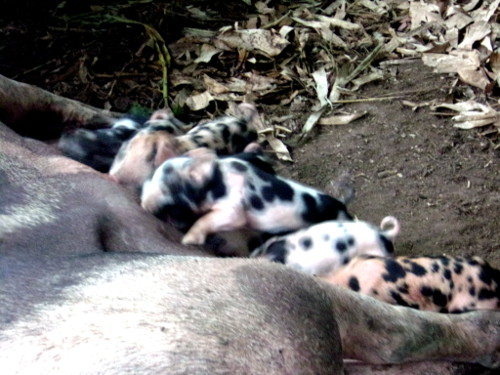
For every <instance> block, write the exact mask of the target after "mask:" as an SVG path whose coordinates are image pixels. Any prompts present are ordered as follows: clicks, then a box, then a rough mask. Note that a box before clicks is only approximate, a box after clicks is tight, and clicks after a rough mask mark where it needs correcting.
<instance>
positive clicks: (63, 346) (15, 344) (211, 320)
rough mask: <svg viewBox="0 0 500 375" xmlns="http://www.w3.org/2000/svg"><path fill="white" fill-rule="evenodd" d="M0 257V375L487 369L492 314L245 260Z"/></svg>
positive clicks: (495, 337) (495, 327)
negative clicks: (421, 306)
mask: <svg viewBox="0 0 500 375" xmlns="http://www.w3.org/2000/svg"><path fill="white" fill-rule="evenodd" d="M178 246H180V245H179V244H175V243H173V242H172V243H171V244H170V245H169V247H171V248H173V247H178ZM1 255H2V256H1V257H0V269H2V270H4V271H9V270H12V272H10V271H9V272H3V273H2V283H1V284H0V296H1V298H2V303H1V304H0V349H1V350H0V363H1V364H2V372H3V373H5V374H9V375H15V374H53V375H58V374H60V375H62V374H64V375H68V374H69V375H71V374H124V373H134V374H144V375H147V374H155V375H156V374H169V375H180V374H195V375H196V374H249V375H252V374H259V375H260V374H270V375H285V374H325V375H341V374H344V371H343V367H344V364H343V362H344V359H354V360H359V361H362V362H364V363H371V364H397V365H398V367H399V369H401V365H402V364H403V363H407V362H415V361H434V360H448V361H461V362H472V363H478V364H480V365H482V366H487V367H491V368H498V366H499V365H500V354H499V353H500V312H496V311H480V312H470V313H465V314H455V315H447V314H436V313H432V312H423V311H419V310H415V309H410V308H407V307H401V306H394V305H390V304H387V303H383V302H380V301H377V300H375V299H373V298H371V297H368V296H364V295H362V294H360V293H355V292H352V291H350V290H348V289H345V288H341V287H337V286H335V285H331V284H328V283H326V282H323V281H322V280H320V279H318V278H314V277H312V276H309V275H306V274H304V273H301V272H298V271H295V270H293V269H291V268H289V267H286V266H284V265H281V264H276V263H272V262H267V261H263V260H260V261H259V260H255V259H248V258H230V259H229V258H227V259H221V258H204V257H179V256H172V255H162V254H144V253H142V254H141V253H135V254H134V253H117V252H111V253H102V252H101V253H96V254H90V255H86V256H82V255H80V256H74V255H73V256H64V255H60V256H57V257H53V256H52V257H46V256H44V254H41V253H40V254H38V255H37V256H33V255H32V254H30V255H27V256H24V255H25V254H23V252H21V253H17V254H15V255H13V256H10V257H6V256H4V254H3V253H2V254H1ZM14 270H15V272H13V271H14ZM408 365H411V363H409V364H408ZM403 373H407V372H403ZM476 373H477V372H476ZM385 374H387V372H385Z"/></svg>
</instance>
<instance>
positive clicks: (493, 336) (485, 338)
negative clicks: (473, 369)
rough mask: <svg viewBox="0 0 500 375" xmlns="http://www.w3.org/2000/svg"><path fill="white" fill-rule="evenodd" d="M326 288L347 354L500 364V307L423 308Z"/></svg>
mask: <svg viewBox="0 0 500 375" xmlns="http://www.w3.org/2000/svg"><path fill="white" fill-rule="evenodd" d="M326 289H327V293H328V294H329V295H330V298H331V300H332V301H333V303H332V305H333V309H334V311H335V316H336V318H337V322H338V324H339V329H340V334H341V337H342V347H343V351H344V358H353V359H359V360H362V361H365V362H369V363H402V362H410V361H420V360H433V359H447V360H455V361H461V362H463V361H467V362H475V363H480V364H482V365H483V366H487V367H498V366H500V311H475V312H470V313H466V314H455V315H451V314H440V313H434V312H428V311H427V312H423V311H419V310H415V309H411V308H407V307H401V306H394V305H390V304H386V303H381V302H379V301H377V300H375V299H373V298H371V297H368V296H364V295H361V294H358V293H355V292H351V291H349V290H347V289H344V288H330V287H328V288H326Z"/></svg>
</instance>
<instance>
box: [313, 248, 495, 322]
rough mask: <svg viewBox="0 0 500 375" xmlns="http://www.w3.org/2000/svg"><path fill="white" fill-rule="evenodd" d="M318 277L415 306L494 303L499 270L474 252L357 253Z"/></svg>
mask: <svg viewBox="0 0 500 375" xmlns="http://www.w3.org/2000/svg"><path fill="white" fill-rule="evenodd" d="M323 279H324V280H326V281H328V282H330V283H333V284H337V285H340V286H344V287H346V288H349V289H352V290H354V291H357V292H360V293H363V294H367V295H369V296H372V297H374V298H377V299H379V300H382V301H385V302H388V303H391V304H396V305H402V306H407V307H413V308H416V309H420V310H429V311H435V312H444V313H460V312H465V311H469V310H480V309H492V310H498V309H500V270H497V269H494V268H492V267H491V266H490V265H489V264H488V263H487V262H486V261H485V260H483V259H481V258H479V257H451V256H437V257H404V256H400V257H396V258H385V257H377V256H359V257H356V258H353V259H352V260H351V261H350V262H349V263H348V264H347V265H346V266H344V267H342V268H341V269H340V270H338V271H337V272H334V273H331V274H330V275H324V277H323Z"/></svg>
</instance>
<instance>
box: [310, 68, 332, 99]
mask: <svg viewBox="0 0 500 375" xmlns="http://www.w3.org/2000/svg"><path fill="white" fill-rule="evenodd" d="M312 76H313V79H314V82H315V83H316V85H315V89H316V95H317V97H318V99H319V103H320V107H323V106H325V105H326V104H328V103H330V101H329V100H328V74H327V73H326V72H325V69H324V68H321V69H320V70H317V71H315V72H313V74H312Z"/></svg>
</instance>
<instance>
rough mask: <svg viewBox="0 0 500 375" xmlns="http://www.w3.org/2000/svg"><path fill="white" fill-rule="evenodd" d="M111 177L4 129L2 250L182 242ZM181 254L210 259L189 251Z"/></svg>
mask: <svg viewBox="0 0 500 375" xmlns="http://www.w3.org/2000/svg"><path fill="white" fill-rule="evenodd" d="M106 176H107V175H105V174H103V173H99V172H97V171H96V170H94V169H92V168H90V167H88V166H86V165H83V164H81V163H79V162H77V161H74V160H72V159H69V158H67V157H65V156H64V155H63V154H61V152H60V151H59V150H57V148H56V147H53V146H50V145H47V144H45V143H42V142H40V141H37V140H34V139H29V138H24V137H20V136H19V135H17V134H16V133H15V132H13V131H12V130H11V129H9V128H8V127H6V126H5V125H3V124H1V123H0V249H9V250H8V251H12V252H17V251H21V250H23V251H30V252H32V253H33V254H35V255H36V254H38V253H50V254H59V253H61V252H62V253H68V252H75V254H80V253H85V254H87V253H93V252H107V251H129V252H130V251H133V252H136V251H148V252H166V251H168V246H165V241H166V240H167V239H175V240H177V241H180V236H179V233H177V231H176V230H175V229H174V228H171V227H170V226H168V225H165V223H163V222H161V221H160V220H157V219H156V218H154V217H153V216H152V215H150V214H148V213H147V212H145V211H144V210H143V209H142V208H141V207H140V206H139V205H138V204H137V202H136V200H135V197H134V196H131V195H130V194H128V193H127V192H124V191H123V189H122V188H121V187H120V186H118V185H116V184H115V183H113V182H112V181H110V180H109V179H108V178H107V177H106ZM177 254H179V255H183V254H186V255H188V254H191V255H193V254H197V255H201V254H205V252H201V251H199V250H198V249H194V248H187V247H186V248H185V249H184V250H179V251H178V252H177ZM207 256H208V254H207ZM1 273H2V271H0V274H1ZM0 283H1V281H0Z"/></svg>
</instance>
